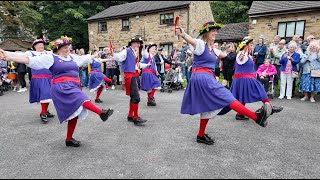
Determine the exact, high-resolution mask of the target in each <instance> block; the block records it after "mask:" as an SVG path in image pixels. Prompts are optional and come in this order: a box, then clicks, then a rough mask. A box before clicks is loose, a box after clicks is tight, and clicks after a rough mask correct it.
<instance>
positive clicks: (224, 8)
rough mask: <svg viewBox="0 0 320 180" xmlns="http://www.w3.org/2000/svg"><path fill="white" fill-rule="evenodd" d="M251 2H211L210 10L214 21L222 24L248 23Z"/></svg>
mask: <svg viewBox="0 0 320 180" xmlns="http://www.w3.org/2000/svg"><path fill="white" fill-rule="evenodd" d="M251 4H252V1H211V9H212V13H213V16H214V19H215V20H216V21H220V22H222V23H223V24H229V23H239V22H248V21H249V16H248V11H249V9H250V7H251Z"/></svg>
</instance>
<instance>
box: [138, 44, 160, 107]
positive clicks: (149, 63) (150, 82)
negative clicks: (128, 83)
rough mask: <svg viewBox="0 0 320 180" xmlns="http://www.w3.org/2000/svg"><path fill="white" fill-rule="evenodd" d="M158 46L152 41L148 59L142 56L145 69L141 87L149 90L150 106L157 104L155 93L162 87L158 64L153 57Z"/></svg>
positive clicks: (141, 64) (142, 64)
mask: <svg viewBox="0 0 320 180" xmlns="http://www.w3.org/2000/svg"><path fill="white" fill-rule="evenodd" d="M156 47H157V45H156V44H154V43H150V44H149V46H148V48H147V51H148V53H149V57H148V58H147V59H145V58H142V60H141V62H140V66H141V68H142V69H143V70H142V74H141V89H142V90H143V91H147V92H148V103H147V105H148V106H156V105H157V104H156V101H155V99H154V94H155V92H156V89H158V90H159V89H161V83H160V81H159V79H158V76H157V75H158V71H157V66H156V63H155V60H154V58H153V57H154V56H155V55H156Z"/></svg>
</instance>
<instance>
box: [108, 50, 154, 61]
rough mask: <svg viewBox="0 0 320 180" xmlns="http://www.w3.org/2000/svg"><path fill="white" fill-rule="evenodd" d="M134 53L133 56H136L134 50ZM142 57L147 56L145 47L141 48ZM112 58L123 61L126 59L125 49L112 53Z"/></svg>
mask: <svg viewBox="0 0 320 180" xmlns="http://www.w3.org/2000/svg"><path fill="white" fill-rule="evenodd" d="M132 52H133V53H134V56H135V57H137V54H136V52H135V51H132ZM141 54H142V57H143V58H148V54H149V53H148V52H147V50H146V49H143V50H142V53H141ZM113 58H114V60H116V61H118V62H123V61H125V60H126V59H127V49H124V50H122V51H121V52H119V53H114V55H113Z"/></svg>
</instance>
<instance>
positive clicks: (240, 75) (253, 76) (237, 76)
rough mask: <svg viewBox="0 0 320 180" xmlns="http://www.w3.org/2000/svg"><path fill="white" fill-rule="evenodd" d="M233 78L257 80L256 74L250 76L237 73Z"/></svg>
mask: <svg viewBox="0 0 320 180" xmlns="http://www.w3.org/2000/svg"><path fill="white" fill-rule="evenodd" d="M233 78H256V74H255V73H254V74H252V73H251V74H249V73H245V74H241V73H237V74H234V76H233Z"/></svg>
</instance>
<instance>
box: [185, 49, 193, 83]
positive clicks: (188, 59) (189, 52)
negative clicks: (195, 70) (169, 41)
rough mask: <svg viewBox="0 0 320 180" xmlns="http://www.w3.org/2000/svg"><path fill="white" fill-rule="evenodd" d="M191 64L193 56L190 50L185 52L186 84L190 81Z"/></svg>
mask: <svg viewBox="0 0 320 180" xmlns="http://www.w3.org/2000/svg"><path fill="white" fill-rule="evenodd" d="M192 63H193V54H192V52H191V51H190V49H188V50H187V58H186V74H187V75H186V76H187V77H186V78H187V83H189V81H190V77H191V73H192Z"/></svg>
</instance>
